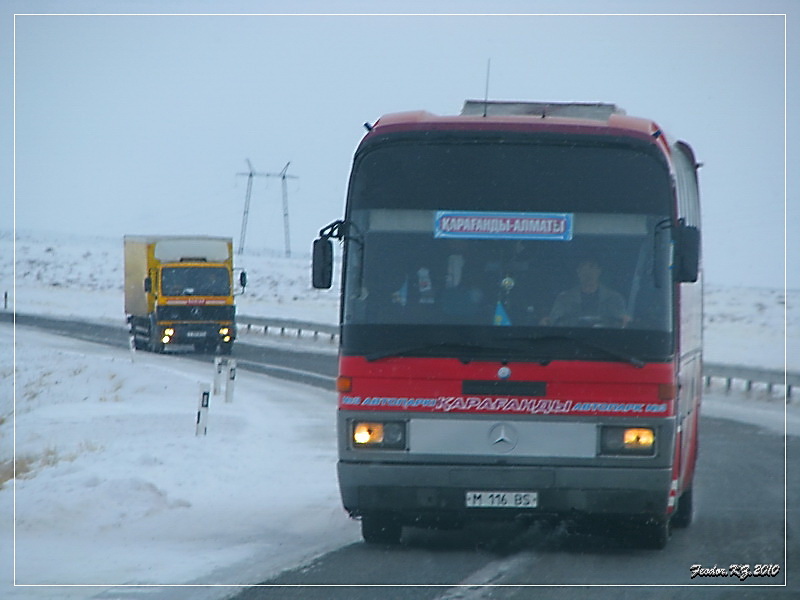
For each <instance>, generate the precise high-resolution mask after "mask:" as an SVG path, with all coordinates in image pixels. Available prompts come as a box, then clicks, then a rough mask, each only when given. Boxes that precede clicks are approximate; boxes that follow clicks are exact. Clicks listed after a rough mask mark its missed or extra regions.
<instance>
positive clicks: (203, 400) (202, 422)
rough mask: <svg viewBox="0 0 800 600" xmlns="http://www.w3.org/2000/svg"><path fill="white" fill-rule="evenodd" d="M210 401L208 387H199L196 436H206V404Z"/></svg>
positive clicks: (203, 385) (202, 385)
mask: <svg viewBox="0 0 800 600" xmlns="http://www.w3.org/2000/svg"><path fill="white" fill-rule="evenodd" d="M210 399H211V390H210V389H209V386H208V385H205V384H201V385H200V402H199V405H198V407H197V430H196V431H195V435H196V436H200V435H207V434H208V404H209V400H210Z"/></svg>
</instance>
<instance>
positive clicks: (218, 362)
mask: <svg viewBox="0 0 800 600" xmlns="http://www.w3.org/2000/svg"><path fill="white" fill-rule="evenodd" d="M224 361H225V359H223V358H222V357H221V356H215V357H214V388H213V393H214V395H215V396H219V393H220V389H221V388H222V372H223V370H224V369H223V368H222V365H223V363H224Z"/></svg>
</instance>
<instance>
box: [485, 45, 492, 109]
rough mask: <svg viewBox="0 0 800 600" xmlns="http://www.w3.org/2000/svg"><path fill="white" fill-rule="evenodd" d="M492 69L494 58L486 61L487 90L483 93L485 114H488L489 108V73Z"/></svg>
mask: <svg viewBox="0 0 800 600" xmlns="http://www.w3.org/2000/svg"><path fill="white" fill-rule="evenodd" d="M491 69H492V59H491V58H490V59H488V60H487V61H486V91H485V93H484V95H483V116H484V117H485V116H486V112H487V111H488V110H489V73H490V72H491Z"/></svg>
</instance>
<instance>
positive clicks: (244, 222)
mask: <svg viewBox="0 0 800 600" xmlns="http://www.w3.org/2000/svg"><path fill="white" fill-rule="evenodd" d="M245 160H246V161H247V168H248V169H249V170H248V172H247V173H237V175H247V191H246V192H245V195H244V211H243V212H242V232H241V234H239V255H241V254H242V252H244V238H245V235H246V234H247V217H248V215H249V214H250V194H251V193H252V191H253V177H269V176H270V174H269V173H257V172H256V171H255V170H253V164H252V163H251V162H250V159H249V158H246V159H245Z"/></svg>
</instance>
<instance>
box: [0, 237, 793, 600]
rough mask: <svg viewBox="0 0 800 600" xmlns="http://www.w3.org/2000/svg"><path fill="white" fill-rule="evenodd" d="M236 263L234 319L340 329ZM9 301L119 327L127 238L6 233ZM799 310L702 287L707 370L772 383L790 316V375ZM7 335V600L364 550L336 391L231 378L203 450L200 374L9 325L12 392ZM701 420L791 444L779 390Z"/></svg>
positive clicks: (275, 260) (3, 566)
mask: <svg viewBox="0 0 800 600" xmlns="http://www.w3.org/2000/svg"><path fill="white" fill-rule="evenodd" d="M14 251H15V252H16V280H14V274H13V264H14V259H13V258H12V256H13V252H14ZM236 258H237V262H238V264H237V267H244V268H245V269H246V270H247V272H248V277H249V285H248V291H247V294H246V295H245V296H243V297H241V298H240V300H239V313H240V314H246V315H254V316H265V317H281V318H298V319H303V320H310V321H318V322H322V323H334V322H336V319H337V315H338V308H337V305H338V299H337V294H338V292H337V291H336V290H331V291H325V292H319V291H316V290H312V289H310V286H309V283H308V281H309V259H308V257H300V258H292V259H285V258H282V257H280V255H279V254H277V253H271V252H269V251H261V252H259V251H254V252H250V253H247V254H245V255H244V256H242V257H238V256H237V257H236ZM239 258H241V261H238V259H239ZM15 283H16V286H14V284H15ZM5 291H8V295H9V300H8V302H9V309H10V308H11V307H12V306H13V302H14V300H16V310H17V311H18V312H21V313H32V314H48V315H57V316H77V317H81V318H88V319H94V320H101V321H104V322H112V323H119V324H120V326H122V325H123V307H122V241H121V240H119V239H108V238H100V237H98V238H86V237H75V236H67V235H44V234H36V235H32V234H25V233H24V232H18V239H17V243H16V247H15V248H14V247H13V244H12V236H11V234H10V233H8V232H5V233H3V232H0V294H2V293H3V292H5ZM798 305H800V292H798V291H792V292H790V294H789V296H788V297H786V296H785V295H784V292H783V291H782V290H780V291H776V290H766V289H747V288H722V287H709V288H708V293H707V296H706V329H705V332H706V360H707V361H709V362H721V363H728V364H742V365H749V366H763V367H768V368H774V369H782V368H783V365H784V335H785V330H784V317H785V315H788V357H789V368H790V369H791V370H800V331H799V330H800V311H798ZM13 335H14V331H13V329H12V327H11V326H10V325H5V324H0V340H2V342H1V343H2V348H3V351H2V353H1V354H0V486H1V487H0V515H1V516H2V519H1V520H0V594H2V596H3V597H4V598H53V597H59V598H69V599H79V598H92V597H97V598H103V597H106V598H110V597H112V596H111V595H106V594H110V592H107V591H106V590H107V588H109V587H113V586H120V585H136V584H145V585H149V584H152V585H170V584H171V585H185V584H201V585H206V584H214V585H222V586H224V585H237V584H248V583H253V582H257V581H259V580H263V579H264V578H266V577H268V576H270V575H272V574H275V573H277V572H279V571H281V570H283V569H286V568H289V567H292V566H295V565H297V564H299V563H301V562H302V561H304V560H307V559H309V558H310V557H312V556H315V555H318V554H321V553H324V552H325V551H327V550H329V549H332V548H335V547H339V546H341V545H344V544H347V543H351V542H355V541H357V540H358V539H359V531H358V525H357V524H356V523H354V522H352V521H350V520H349V519H347V517H346V516H345V514H344V511H343V510H342V509H341V506H340V503H339V496H338V490H337V486H336V480H335V461H336V456H335V455H336V450H335V440H334V425H333V424H334V412H335V395H334V394H333V393H332V392H325V391H322V390H319V389H316V388H311V387H307V386H303V385H299V384H293V383H287V382H283V381H280V380H275V379H270V378H266V377H263V376H256V375H252V374H249V373H247V372H244V371H242V370H239V372H238V374H237V379H236V392H235V396H234V401H233V402H232V403H225V402H224V399H223V397H221V396H214V397H213V398H212V399H211V408H210V410H209V421H208V435H206V436H196V435H195V419H196V413H197V404H198V398H199V389H200V385H201V384H203V383H206V384H207V383H210V382H211V379H212V376H213V369H212V367H211V366H210V365H203V364H199V363H196V362H194V361H189V360H187V359H184V358H181V357H180V356H155V355H151V354H147V353H137V354H136V355H135V357H132V356H131V354H130V353H129V352H128V351H127V350H116V349H111V348H107V347H103V346H99V345H93V344H89V343H85V342H80V341H75V340H69V339H66V338H63V337H57V336H52V335H48V334H45V333H42V332H40V331H37V330H33V329H27V328H23V327H19V328H17V330H16V338H15V340H14V341H15V343H14V344H13V347H14V348H15V352H16V356H15V358H16V378H15V379H16V380H14V377H13V375H14V367H13V362H12V360H13V356H12V353H11V351H10V350H11V348H12V343H11V342H12V336H13ZM321 344H322V345H324V343H321ZM287 351H291V349H290V348H287ZM14 402H15V404H14ZM798 406H800V402H798V400H797V399H796V398H795V400H794V402H793V403H792V406H791V407H790V410H789V412H788V415H787V416H788V426H789V430H790V432H791V433H792V434H793V435H798V434H800V415H799V414H798V411H797V408H798ZM15 409H16V410H15ZM704 411H705V412H706V414H710V415H712V416H725V417H727V418H743V416H744V415H745V413H746V414H747V415H748V418H749V419H751V420H752V419H753V415H756V417H755V420H757V421H758V422H759V424H762V425H763V426H765V427H769V428H771V429H773V430H776V431H783V426H784V406H783V402H782V398H780V397H779V395H778V393H777V392H776V393H775V394H774V396H773V397H767V396H766V395H765V393H764V392H763V391H761V392H758V391H757V392H755V393H754V394H752V395H751V396H750V397H747V398H746V397H744V396H743V395H737V394H735V393H734V394H732V395H730V396H726V395H725V394H724V393H722V392H721V391H716V392H712V393H711V394H709V395H708V396H707V397H706V399H705V403H704ZM14 438H16V448H14ZM289 449H291V453H290V452H289ZM14 450H16V461H17V470H18V477H17V479H16V481H15V482H12V481H10V480H9V478H10V477H11V465H12V460H13V457H14ZM15 491H16V493H14V492H15ZM12 514H15V515H16V528H14V527H13V521H12V519H11V515H12ZM14 536H15V537H14ZM12 539H13V541H14V542H15V543H14V544H12ZM12 567H13V569H14V570H12ZM14 573H16V583H17V587H13V588H12V587H11V583H12V581H13V580H12V577H13V574H14ZM20 584H21V585H23V587H19V586H20ZM52 585H69V586H75V587H59V588H53V587H50V586H52ZM85 586H95V587H85ZM231 591H232V588H228V587H199V588H168V589H167V590H166V591H164V594H165V595H163V596H161V595H159V591H158V590H153V589H149V590H148V594H147V597H148V598H153V599H155V598H162V597H163V598H181V597H192V598H209V599H211V598H221V597H224V596H225V595H226V594H228V593H230V592H231ZM182 593H186V594H187V595H186V596H182V595H181V594H182Z"/></svg>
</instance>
